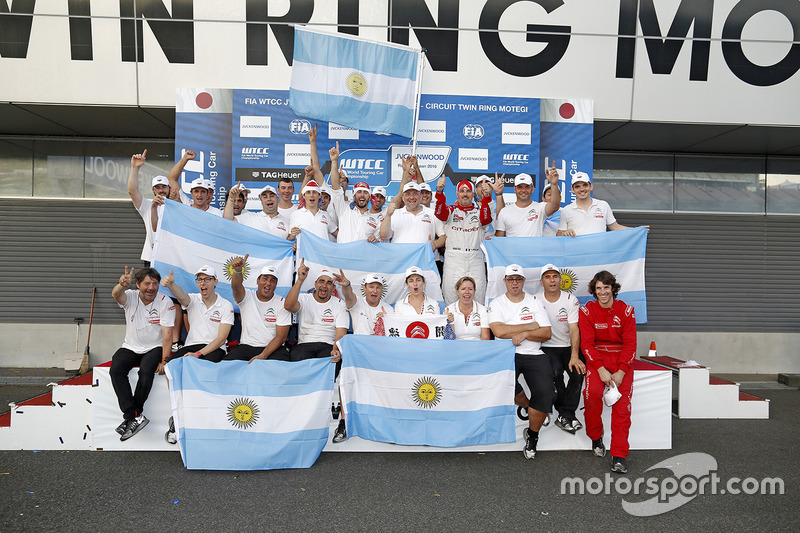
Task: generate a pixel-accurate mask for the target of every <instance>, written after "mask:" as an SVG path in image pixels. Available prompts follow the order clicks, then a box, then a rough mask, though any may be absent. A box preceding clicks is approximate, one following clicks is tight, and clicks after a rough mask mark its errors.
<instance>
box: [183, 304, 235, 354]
mask: <svg viewBox="0 0 800 533" xmlns="http://www.w3.org/2000/svg"><path fill="white" fill-rule="evenodd" d="M181 307H183V308H184V309H185V310H186V312H187V313H188V315H189V334H188V335H186V342H185V343H184V344H185V345H186V346H192V345H195V344H208V343H210V342H212V341H213V340H214V339H216V338H217V336H218V335H219V327H220V324H230V325H233V304H232V303H230V302H229V301H228V300H226V299H225V298H223V297H222V296H220V295H219V294H217V300H216V301H215V302H214V303H213V304H212V305H211V307H206V304H204V303H203V297H202V296H200V293H192V294H190V295H189V305H182V306H181ZM220 348H222V350H226V348H225V344H224V343H223V344H222V346H220Z"/></svg>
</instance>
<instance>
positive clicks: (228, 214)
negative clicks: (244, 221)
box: [222, 182, 242, 221]
mask: <svg viewBox="0 0 800 533" xmlns="http://www.w3.org/2000/svg"><path fill="white" fill-rule="evenodd" d="M241 185H242V182H239V183H237V184H236V185H234V186H233V187H231V190H230V191H228V201H227V202H225V209H224V210H223V211H222V216H223V217H225V218H227V219H228V220H233V221H236V217H234V216H233V200H234V199H235V198H236V197H237V196H239V187H241Z"/></svg>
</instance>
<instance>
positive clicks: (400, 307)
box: [394, 294, 442, 315]
mask: <svg viewBox="0 0 800 533" xmlns="http://www.w3.org/2000/svg"><path fill="white" fill-rule="evenodd" d="M409 296H411V294H406V295H405V296H404V297H403V298H402V299H401V300H399V301H398V302H397V303H396V304H394V313H395V314H396V315H417V314H420V315H440V314H442V311H441V308H440V307H439V302H437V301H436V300H433V299H431V298H428V295H427V294H426V295H425V300H424V301H423V302H422V313H417V310H416V309H414V306H413V305H411V304H410V303H408V297H409Z"/></svg>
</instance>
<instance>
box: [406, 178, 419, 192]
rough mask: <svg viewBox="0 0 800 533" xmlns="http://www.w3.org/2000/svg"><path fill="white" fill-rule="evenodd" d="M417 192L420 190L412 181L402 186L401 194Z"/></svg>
mask: <svg viewBox="0 0 800 533" xmlns="http://www.w3.org/2000/svg"><path fill="white" fill-rule="evenodd" d="M419 190H420V188H419V185H417V184H416V182H413V181H409V182H408V183H406V184H405V185H403V192H406V191H419Z"/></svg>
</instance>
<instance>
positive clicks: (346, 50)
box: [293, 28, 419, 80]
mask: <svg viewBox="0 0 800 533" xmlns="http://www.w3.org/2000/svg"><path fill="white" fill-rule="evenodd" d="M418 57H419V53H418V52H417V51H414V50H403V49H401V48H397V47H396V46H392V44H391V43H387V44H381V43H375V42H370V41H364V40H356V39H353V38H350V37H347V36H344V35H332V34H326V33H318V32H314V31H308V30H305V29H303V28H295V32H294V56H293V60H294V61H300V62H302V63H315V64H320V65H326V66H331V67H337V68H353V69H357V70H363V71H366V72H372V73H375V74H383V75H385V76H392V77H395V78H408V79H410V80H416V79H417V58H418Z"/></svg>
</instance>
